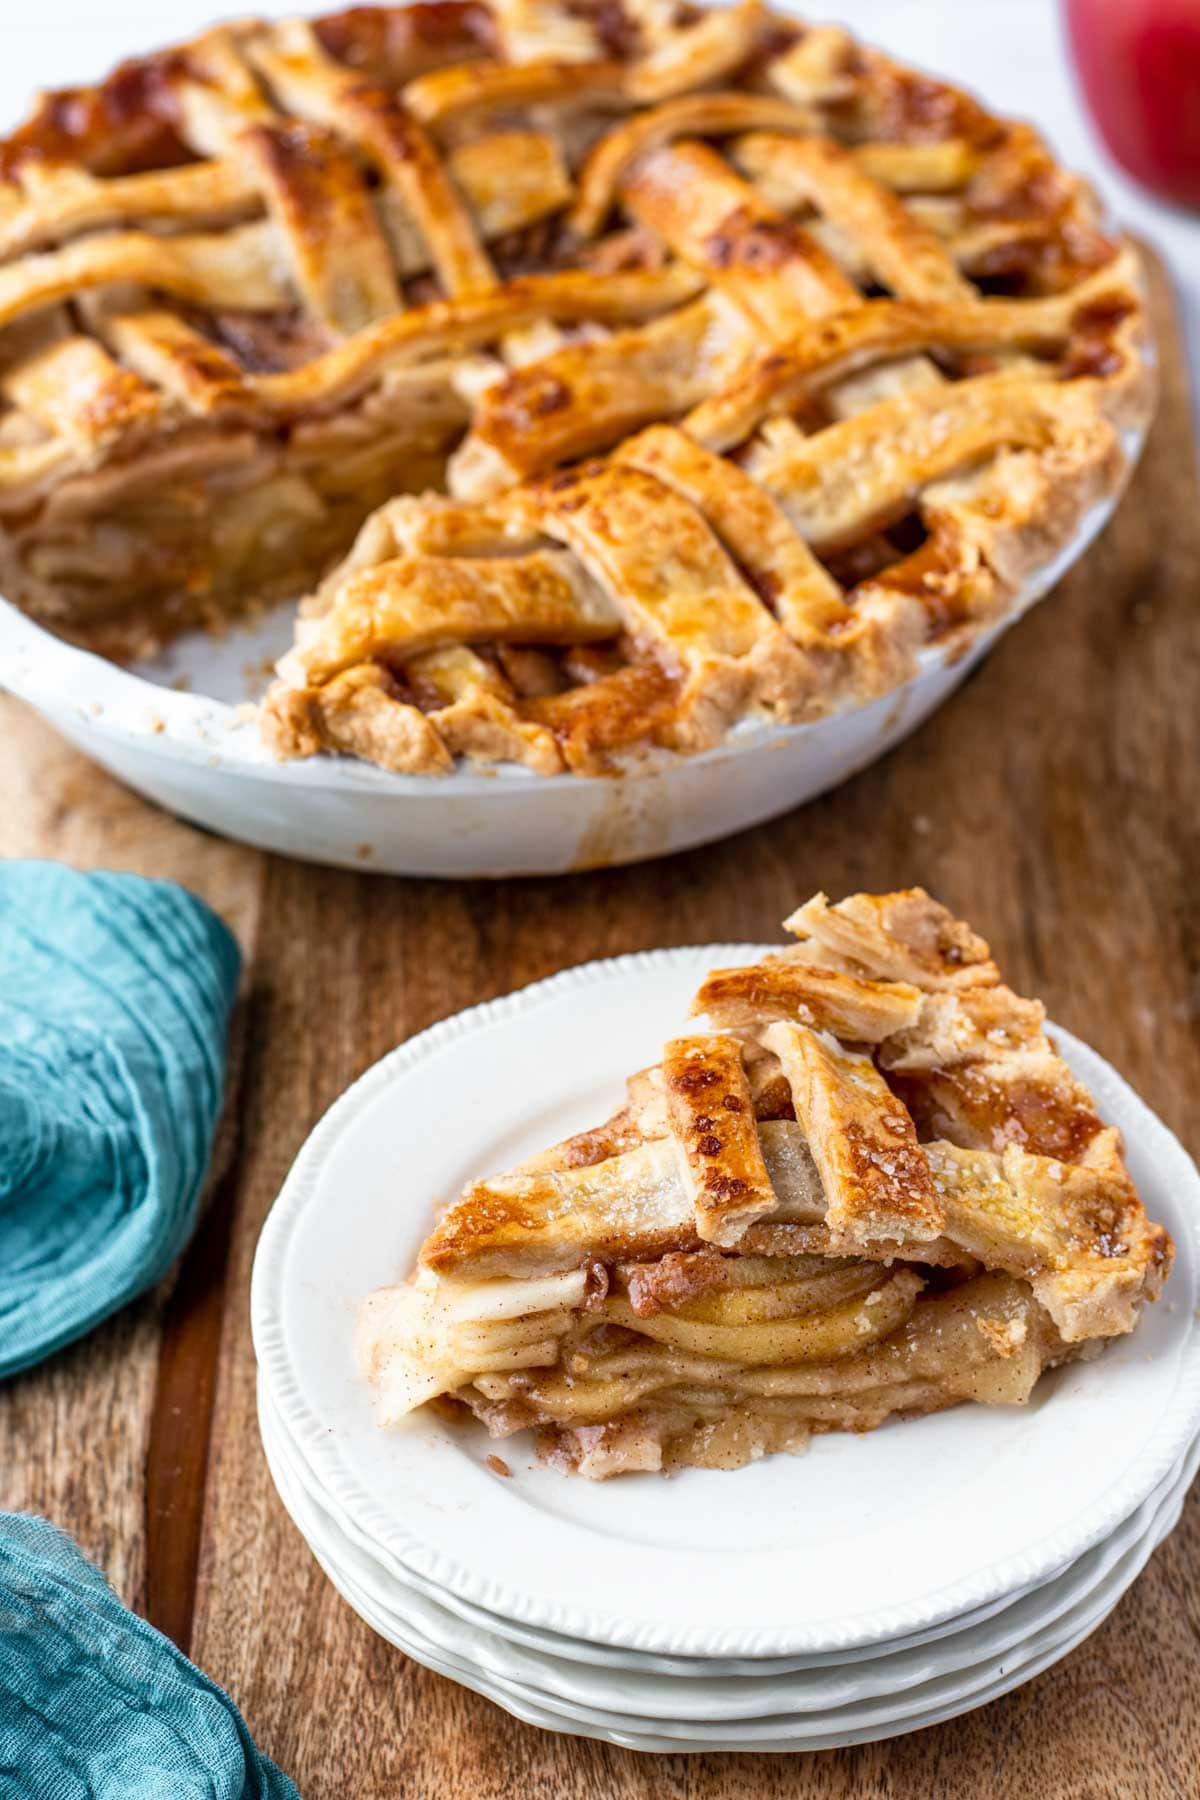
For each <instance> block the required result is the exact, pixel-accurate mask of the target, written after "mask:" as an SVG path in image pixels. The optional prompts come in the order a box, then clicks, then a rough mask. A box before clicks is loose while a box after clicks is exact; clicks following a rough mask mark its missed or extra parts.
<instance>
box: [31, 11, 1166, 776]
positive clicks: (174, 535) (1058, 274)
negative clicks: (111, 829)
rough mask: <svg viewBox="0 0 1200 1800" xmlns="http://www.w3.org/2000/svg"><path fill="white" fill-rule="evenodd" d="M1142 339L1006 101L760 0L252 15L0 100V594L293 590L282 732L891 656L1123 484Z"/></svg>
mask: <svg viewBox="0 0 1200 1800" xmlns="http://www.w3.org/2000/svg"><path fill="white" fill-rule="evenodd" d="M1149 368H1150V364H1149V359H1148V356H1147V354H1146V350H1145V344H1144V308H1143V301H1142V297H1141V292H1140V286H1139V278H1138V271H1137V263H1136V258H1135V256H1134V254H1133V252H1132V251H1131V250H1130V249H1129V248H1128V246H1125V245H1123V244H1122V243H1121V242H1120V241H1118V240H1117V239H1115V238H1114V237H1112V236H1111V235H1110V234H1109V233H1108V230H1107V228H1106V227H1105V225H1104V224H1103V222H1102V220H1101V218H1100V215H1099V213H1098V210H1097V207H1096V205H1095V203H1094V201H1093V199H1092V198H1091V196H1090V194H1089V193H1088V191H1087V190H1086V188H1085V187H1084V185H1083V184H1082V183H1080V182H1079V181H1077V180H1076V179H1074V178H1073V177H1071V176H1069V175H1068V174H1066V173H1065V172H1064V171H1063V170H1062V169H1061V168H1060V167H1059V166H1058V165H1057V163H1056V162H1055V161H1054V159H1053V157H1052V156H1051V154H1050V153H1049V151H1048V150H1047V149H1046V147H1045V145H1044V144H1043V143H1042V142H1041V140H1040V139H1039V138H1038V137H1037V135H1036V134H1035V133H1034V132H1033V131H1032V130H1031V129H1030V128H1029V127H1027V126H1025V125H1017V124H1012V123H1009V122H1006V121H1004V120H1001V119H998V118H995V117H993V116H992V115H991V114H990V113H988V112H987V111H986V109H985V108H984V107H983V106H981V105H980V104H979V103H977V102H976V101H974V100H973V99H971V98H969V97H968V96H967V95H965V94H963V93H961V92H960V91H958V90H957V89H955V88H953V87H951V86H948V85H947V84H945V83H943V82H940V81H937V80H934V79H933V78H931V77H929V76H925V75H921V74H917V73H915V72H913V71H911V70H908V69H905V68H903V67H902V66H900V65H898V64H897V63H895V62H894V61H892V60H891V59H890V58H888V57H886V56H884V55H881V54H879V53H878V52H876V51H873V50H870V49H867V48H864V47H863V46H861V45H859V44H858V43H856V42H855V41H854V40H853V39H852V38H850V37H849V36H848V35H847V34H846V33H845V32H844V31H843V30H841V29H840V28H837V27H831V26H808V25H805V24H803V23H801V22H800V21H798V20H796V19H795V18H793V17H791V16H787V15H775V14H772V13H770V12H769V11H767V10H766V9H765V8H764V7H763V6H762V5H761V4H760V0H739V3H737V4H733V5H728V6H724V7H714V8H712V9H702V8H698V7H694V6H692V5H690V4H687V3H684V4H676V3H675V0H671V3H670V4H667V3H666V0H562V3H561V4H559V3H557V0H438V3H437V4H433V5H425V6H414V7H392V6H379V7H372V6H356V7H353V8H351V9H350V10H348V11H346V12H343V13H338V14H331V15H328V16H326V17H323V18H318V19H315V20H313V21H311V22H308V21H305V20H300V19H292V20H287V21H284V22H281V23H265V22H256V21H254V20H243V21H240V22H238V23H235V24H231V25H228V26H222V27H219V28H216V29H214V30H212V31H209V32H206V33H204V34H203V35H201V36H199V37H197V38H196V39H194V40H193V41H192V42H190V43H188V44H185V45H183V46H180V47H179V48H177V49H175V50H171V51H165V52H161V53H158V54H155V55H151V56H147V57H144V58H141V59H139V60H135V61H133V62H130V63H127V64H125V65H123V66H122V68H120V69H119V70H118V71H117V72H116V73H115V74H114V75H113V76H112V77H111V78H110V79H109V80H107V81H105V82H103V83H101V84H100V85H99V86H96V87H88V88H79V89H73V90H70V91H67V92H64V93H59V94H53V95H50V96H48V97H46V98H44V99H43V100H42V101H41V103H40V104H39V106H38V107H37V109H36V110H35V112H34V114H33V115H32V117H31V119H30V120H29V122H28V123H27V124H26V125H25V126H23V127H22V128H21V129H20V130H18V131H17V132H16V133H14V134H13V135H12V136H11V137H10V138H9V139H8V140H7V141H5V142H3V143H0V590H2V591H3V592H4V593H5V594H6V595H7V596H9V597H10V598H12V599H14V600H15V601H17V602H18V604H20V605H21V606H23V607H25V608H26V609H27V610H28V611H29V612H30V613H31V614H32V615H33V616H34V617H35V618H37V619H39V620H41V621H43V622H44V623H46V624H48V625H50V626H52V627H53V628H55V629H56V630H58V631H59V632H61V633H63V634H65V635H66V636H68V637H70V638H73V639H75V640H77V641H79V642H82V643H84V644H86V645H88V646H90V647H93V648H100V649H102V650H105V651H107V652H109V653H112V654H116V655H121V654H127V655H128V654H136V653H139V652H141V651H144V650H146V649H148V648H150V647H152V646H154V645H156V644H159V643H161V642H162V641H163V640H164V639H165V638H168V637H170V636H171V635H172V634H173V633H175V632H178V631H179V630H182V629H185V628H190V627H192V626H195V625H197V624H208V625H218V626H219V625H220V624H221V622H222V621H223V620H225V619H227V618H228V617H229V616H230V615H232V614H234V613H237V612H239V611H241V610H244V609H245V608H247V607H252V606H256V605H260V604H262V603H263V602H265V601H267V600H268V599H271V598H275V597H279V596H281V595H291V594H296V595H300V594H309V595H310V596H311V598H310V599H309V600H308V601H307V602H306V603H305V604H304V606H303V609H302V617H301V618H300V620H299V625H298V630H297V640H296V644H295V648H294V650H293V651H292V653H291V654H290V655H289V656H288V657H287V658H286V659H285V661H284V664H283V666H282V671H281V676H280V680H279V681H278V683H277V684H276V685H275V687H274V688H273V690H272V692H271V694H270V696H269V698H268V700H267V702H266V704H265V707H264V710H263V715H262V716H263V725H264V730H265V732H266V735H267V737H268V740H269V742H270V743H271V744H272V745H273V746H274V748H275V750H276V751H277V752H278V753H279V754H280V755H282V756H285V757H302V756H306V755H310V754H313V753H315V752H318V751H322V750H332V751H339V752H344V753H348V754H352V755H357V756H360V757H365V758H369V759H372V760H374V761H375V762H377V763H379V764H381V765H383V766H384V767H386V768H388V769H392V770H397V771H401V772H409V773H424V774H435V773H444V772H447V771H448V770H450V769H452V768H453V767H454V766H455V763H456V760H457V759H459V758H462V757H467V758H473V759H477V760H480V761H485V762H487V761H508V762H513V763H518V764H522V765H524V766H525V767H527V768H529V769H532V770H535V771H538V772H542V773H547V774H553V773H556V772H562V771H575V772H579V773H597V772H603V771H605V770H607V769H608V768H610V767H612V766H613V764H614V762H619V761H620V760H621V759H622V758H625V757H627V756H630V755H633V754H635V753H639V754H640V753H641V751H642V750H643V749H644V748H645V747H646V746H654V747H655V748H656V749H661V750H666V751H668V752H690V751H696V750H701V749H704V748H705V747H707V746H710V745H713V744H715V743H717V742H718V741H720V740H721V738H722V737H723V735H724V734H725V733H726V732H727V731H728V730H729V728H730V727H731V726H732V725H734V724H735V723H737V722H738V721H740V720H742V719H746V718H749V719H756V718H757V719H761V720H766V721H777V722H782V723H789V722H798V721H799V722H803V721H806V720H810V719H815V718H819V717H821V716H822V715H824V714H826V713H828V712H830V711H831V710H834V709H836V708H840V707H845V706H848V705H853V704H857V703H859V702H861V701H863V700H866V699H869V698H871V697H873V696H876V695H879V694H881V693H884V692H886V691H888V690H889V689H890V688H892V687H893V686H895V685H896V684H897V683H898V682H900V681H902V680H904V679H905V678H906V677H907V676H908V675H910V674H911V673H912V672H913V670H914V669H915V667H916V666H917V659H918V658H919V656H920V654H921V652H922V650H924V649H926V648H928V647H929V646H931V645H933V646H940V647H942V648H944V649H945V650H947V651H950V650H952V649H955V648H958V647H960V646H961V647H965V646H966V645H967V644H968V643H969V642H970V641H971V639H972V638H973V637H974V636H976V635H977V634H978V633H979V632H980V631H981V630H982V629H983V628H984V627H985V626H986V625H988V624H989V623H990V622H992V621H994V620H995V619H997V618H998V617H999V616H1001V615H1002V614H1003V613H1004V612H1005V611H1006V610H1009V609H1011V608H1012V607H1013V606H1014V605H1015V604H1016V602H1017V599H1018V597H1019V596H1020V595H1021V593H1022V591H1023V590H1025V589H1026V588H1027V586H1028V583H1029V582H1030V581H1031V579H1032V578H1033V576H1035V575H1036V574H1037V573H1038V572H1039V571H1040V570H1042V569H1043V568H1045V567H1047V566H1048V565H1049V564H1050V563H1051V562H1052V561H1053V560H1054V558H1055V557H1056V556H1057V555H1058V553H1059V552H1061V551H1062V550H1063V549H1064V547H1065V546H1067V545H1068V544H1069V543H1070V542H1071V540H1072V539H1073V538H1074V537H1075V535H1076V533H1077V532H1078V530H1079V527H1080V525H1081V523H1082V522H1083V521H1084V519H1085V517H1086V515H1087V514H1088V512H1089V510H1090V509H1091V508H1092V507H1093V505H1094V504H1096V503H1098V502H1100V501H1103V500H1104V499H1106V498H1108V497H1110V496H1111V495H1112V494H1113V493H1114V491H1115V489H1116V487H1117V486H1118V484H1119V483H1120V481H1121V480H1122V478H1123V475H1124V474H1125V472H1126V469H1127V466H1128V461H1129V455H1130V450H1129V444H1130V441H1131V439H1132V437H1135V436H1136V432H1137V428H1138V427H1140V426H1141V425H1142V424H1143V423H1144V421H1145V419H1146V416H1147V413H1148V410H1149V405H1150V392H1149V389H1150V377H1149ZM380 508H381V510H376V509H380ZM369 515H370V516H369ZM364 521H366V523H364ZM360 527H361V528H362V530H361V535H360V536H358V538H357V541H356V542H355V541H354V540H355V534H356V533H358V532H359V529H360ZM352 544H353V548H351V545H352ZM347 552H349V554H348V555H347ZM339 559H345V560H342V561H340V563H339ZM334 565H337V566H336V567H334ZM331 568H333V569H334V572H333V573H332V574H330V573H329V570H330V569H331Z"/></svg>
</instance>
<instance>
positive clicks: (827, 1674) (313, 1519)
mask: <svg viewBox="0 0 1200 1800" xmlns="http://www.w3.org/2000/svg"><path fill="white" fill-rule="evenodd" d="M259 1424H260V1428H261V1432H262V1438H263V1446H264V1450H265V1452H266V1455H267V1460H268V1465H269V1467H270V1469H271V1472H272V1476H273V1478H274V1479H275V1482H276V1485H277V1486H278V1488H279V1491H280V1495H281V1497H282V1498H283V1500H284V1504H285V1506H286V1507H287V1510H288V1511H289V1513H290V1514H291V1516H292V1519H293V1521H294V1522H295V1524H296V1526H297V1528H298V1529H299V1530H300V1532H301V1534H302V1535H303V1536H304V1537H305V1539H306V1540H307V1541H308V1543H309V1545H310V1547H311V1548H312V1549H313V1551H314V1553H317V1554H320V1555H322V1556H323V1557H324V1558H325V1559H326V1560H327V1561H329V1562H331V1563H332V1564H333V1565H334V1566H335V1567H336V1569H337V1570H338V1573H339V1576H345V1577H346V1579H347V1581H348V1582H349V1583H351V1584H352V1585H353V1586H354V1587H355V1589H356V1590H357V1591H358V1593H360V1594H361V1595H365V1596H366V1597H367V1598H368V1599H369V1600H370V1601H371V1602H372V1604H373V1606H374V1608H375V1609H376V1612H377V1614H378V1616H379V1617H382V1618H385V1619H389V1620H391V1621H392V1622H393V1623H394V1624H395V1625H396V1627H397V1628H398V1629H399V1630H400V1631H401V1632H404V1633H406V1634H408V1635H409V1636H410V1637H411V1638H412V1639H413V1641H421V1642H424V1643H425V1644H427V1645H429V1646H430V1647H432V1648H433V1649H434V1650H436V1651H438V1652H440V1653H444V1654H446V1655H449V1656H451V1657H453V1658H456V1659H457V1660H459V1661H461V1662H462V1663H464V1664H465V1665H466V1666H468V1667H473V1668H476V1669H478V1670H479V1671H480V1672H481V1673H483V1674H484V1675H485V1676H487V1677H489V1678H492V1679H495V1680H498V1681H505V1682H515V1683H518V1684H520V1686H521V1687H523V1688H526V1689H529V1690H531V1691H536V1692H537V1693H538V1694H539V1695H540V1697H541V1698H542V1699H544V1700H545V1701H546V1703H547V1704H552V1703H553V1702H559V1703H562V1704H566V1705H568V1706H572V1707H574V1706H580V1705H584V1706H590V1707H599V1708H601V1709H604V1710H608V1711H610V1712H619V1713H623V1714H629V1715H631V1716H632V1715H636V1716H637V1717H638V1718H639V1719H643V1720H646V1719H648V1720H668V1721H672V1722H673V1723H679V1722H680V1721H689V1720H690V1721H703V1722H705V1723H710V1722H711V1721H713V1720H717V1719H719V1720H722V1721H725V1722H731V1721H733V1720H741V1719H750V1720H754V1719H760V1718H766V1717H769V1716H771V1715H778V1714H780V1713H784V1712H787V1713H792V1714H803V1715H815V1714H825V1713H828V1712H831V1711H833V1710H834V1709H836V1708H840V1707H843V1706H847V1705H850V1704H861V1703H862V1702H863V1701H865V1700H872V1699H878V1698H881V1697H884V1696H891V1697H896V1696H899V1695H903V1694H906V1693H907V1692H909V1691H910V1690H917V1689H920V1688H921V1687H922V1686H923V1684H926V1683H928V1682H930V1681H933V1680H938V1679H944V1678H945V1677H947V1676H948V1675H951V1674H954V1673H955V1672H957V1671H968V1672H969V1671H970V1670H972V1669H974V1668H976V1667H977V1666H978V1665H979V1664H980V1663H986V1664H987V1665H988V1667H989V1668H991V1667H993V1666H995V1665H997V1664H1000V1663H1003V1662H1005V1660H1006V1659H1009V1660H1011V1659H1013V1658H1015V1657H1016V1656H1018V1655H1023V1654H1024V1653H1025V1649H1026V1647H1027V1645H1028V1644H1029V1643H1030V1641H1031V1639H1032V1638H1033V1637H1034V1635H1035V1634H1037V1633H1039V1632H1042V1631H1044V1630H1045V1629H1046V1628H1048V1627H1050V1626H1052V1625H1056V1624H1058V1623H1059V1621H1061V1620H1063V1619H1064V1618H1065V1617H1066V1615H1067V1614H1068V1613H1070V1614H1071V1615H1072V1616H1076V1617H1078V1618H1080V1619H1081V1618H1082V1617H1083V1616H1084V1611H1085V1608H1086V1607H1087V1606H1088V1605H1089V1604H1090V1603H1091V1602H1092V1601H1093V1599H1094V1598H1098V1597H1099V1596H1101V1595H1102V1594H1104V1593H1105V1592H1107V1591H1108V1587H1109V1585H1110V1578H1111V1577H1112V1574H1113V1571H1114V1569H1115V1568H1116V1566H1117V1565H1118V1563H1121V1564H1125V1563H1126V1562H1127V1559H1128V1553H1129V1551H1130V1550H1131V1549H1133V1548H1134V1547H1135V1546H1136V1545H1137V1544H1139V1543H1140V1542H1141V1541H1142V1540H1143V1539H1147V1540H1149V1539H1151V1538H1153V1539H1154V1541H1157V1538H1156V1537H1155V1536H1154V1534H1155V1533H1156V1531H1157V1529H1158V1527H1159V1524H1160V1522H1161V1521H1162V1520H1163V1519H1165V1518H1166V1517H1167V1516H1168V1513H1169V1512H1170V1510H1171V1508H1172V1507H1173V1508H1174V1509H1175V1510H1176V1511H1177V1510H1178V1507H1179V1505H1180V1504H1181V1500H1182V1496H1183V1494H1184V1493H1185V1492H1186V1489H1187V1487H1188V1485H1189V1483H1190V1481H1191V1479H1192V1477H1193V1475H1194V1474H1195V1470H1196V1464H1197V1461H1198V1460H1200V1440H1198V1441H1197V1443H1195V1444H1193V1445H1192V1446H1191V1448H1190V1449H1189V1451H1188V1454H1187V1456H1186V1457H1185V1458H1184V1460H1183V1462H1182V1463H1181V1464H1180V1465H1178V1466H1177V1467H1176V1468H1175V1469H1173V1470H1172V1471H1171V1473H1170V1475H1169V1476H1168V1477H1167V1479H1166V1480H1165V1481H1164V1482H1163V1483H1162V1484H1161V1485H1160V1486H1159V1488H1157V1489H1156V1490H1155V1493H1154V1494H1153V1495H1152V1496H1151V1497H1150V1498H1149V1499H1148V1500H1146V1501H1145V1502H1144V1503H1143V1505H1142V1506H1141V1507H1139V1508H1138V1510H1137V1512H1136V1513H1134V1514H1133V1515H1132V1516H1131V1517H1130V1518H1129V1519H1127V1520H1125V1521H1123V1522H1122V1524H1120V1525H1119V1526H1118V1527H1117V1528H1116V1530H1115V1531H1114V1532H1113V1533H1112V1535H1111V1536H1110V1537H1108V1538H1106V1539H1105V1540H1104V1541H1103V1542H1102V1543H1101V1544H1098V1545H1096V1546H1095V1548H1094V1549H1092V1550H1090V1551H1088V1552H1086V1553H1085V1554H1084V1555H1083V1556H1082V1557H1080V1558H1078V1559H1077V1561H1076V1562H1074V1563H1072V1564H1071V1565H1070V1566H1069V1567H1068V1569H1067V1570H1065V1571H1064V1572H1063V1574H1061V1575H1059V1576H1057V1577H1055V1578H1053V1579H1052V1580H1051V1581H1049V1582H1047V1583H1045V1584H1044V1585H1043V1586H1041V1587H1039V1588H1036V1589H1034V1590H1033V1591H1032V1592H1031V1593H1029V1594H1027V1595H1025V1596H1024V1597H1023V1598H1022V1599H1019V1600H1017V1601H1015V1602H1013V1603H1012V1604H1011V1605H1009V1606H1008V1607H1006V1608H1005V1609H1004V1610H1003V1611H1001V1612H1000V1613H998V1614H997V1615H996V1616H994V1617H993V1618H992V1619H991V1620H989V1621H987V1622H986V1623H984V1624H970V1623H968V1622H964V1624H963V1626H962V1628H961V1629H959V1630H957V1631H955V1632H953V1633H952V1634H950V1635H948V1636H946V1637H944V1638H943V1639H941V1640H939V1641H938V1642H936V1643H932V1644H928V1645H925V1646H921V1647H919V1648H917V1649H901V1650H897V1651H894V1652H886V1651H885V1652H884V1653H882V1654H881V1655H879V1656H878V1657H876V1658H874V1659H872V1660H870V1661H868V1662H850V1663H846V1664H843V1665H841V1666H840V1667H839V1666H832V1667H825V1668H821V1669H816V1670H813V1669H809V1670H802V1671H798V1672H793V1673H792V1674H790V1675H780V1674H778V1673H776V1672H774V1671H770V1670H761V1671H758V1672H756V1673H755V1674H754V1675H752V1676H748V1677H747V1676H736V1677H730V1676H728V1675H727V1674H725V1673H724V1670H723V1666H722V1665H720V1664H707V1665H703V1667H704V1668H705V1670H706V1673H705V1675H704V1676H703V1677H700V1678H698V1677H697V1675H696V1674H691V1675H689V1676H687V1677H684V1678H680V1677H673V1676H663V1675H659V1674H655V1673H642V1672H634V1671H632V1670H630V1669H625V1670H621V1671H614V1670H612V1669H610V1668H608V1667H604V1666H596V1665H593V1666H590V1667H587V1666H580V1663H579V1662H578V1661H576V1660H570V1661H568V1660H565V1659H562V1658H560V1657H557V1656H555V1655H553V1654H546V1653H538V1652H531V1651H529V1650H528V1649H526V1648H524V1647H522V1646H519V1645H516V1644H513V1643H512V1642H511V1641H509V1640H507V1639H505V1638H503V1637H499V1636H496V1635H494V1634H492V1633H490V1632H488V1631H487V1630H481V1629H480V1628H479V1627H478V1626H474V1627H473V1626H469V1625H465V1624H464V1623H463V1622H462V1621H461V1620H460V1619H458V1618H456V1617H455V1615H454V1614H452V1613H449V1612H447V1611H446V1609H445V1608H444V1607H439V1606H438V1605H436V1604H435V1603H434V1602H432V1601H430V1600H429V1599H427V1598H426V1597H425V1596H424V1595H423V1594H419V1593H417V1592H416V1591H415V1590H414V1589H413V1588H411V1587H410V1586H407V1585H406V1584H405V1583H403V1582H402V1581H399V1580H397V1579H396V1578H395V1577H394V1576H393V1575H392V1574H391V1573H390V1572H389V1571H388V1570H387V1569H386V1568H385V1567H384V1566H383V1564H382V1563H380V1562H378V1561H376V1560H375V1559H374V1558H373V1557H372V1555H371V1552H370V1547H369V1546H363V1545H361V1544H360V1543H358V1542H356V1541H355V1540H353V1539H352V1538H351V1537H350V1536H349V1535H348V1534H347V1533H346V1532H345V1531H344V1529H343V1528H342V1526H341V1523H340V1521H339V1519H338V1518H337V1515H336V1511H335V1509H334V1508H333V1507H331V1506H330V1505H329V1503H328V1502H327V1500H326V1498H325V1497H324V1496H323V1495H322V1494H320V1493H319V1492H318V1491H316V1490H315V1489H314V1487H313V1485H312V1478H311V1474H310V1473H309V1471H307V1470H306V1469H305V1468H304V1467H303V1465H302V1463H301V1461H300V1459H299V1456H298V1453H297V1452H296V1449H295V1446H294V1445H292V1444H290V1443H289V1442H288V1440H287V1434H286V1431H285V1430H284V1429H283V1428H282V1427H281V1426H280V1425H279V1423H278V1422H277V1420H276V1419H275V1417H274V1414H273V1412H272V1408H271V1403H270V1398H269V1395H268V1394H267V1393H266V1391H265V1389H264V1388H263V1387H262V1386H261V1384H260V1391H259ZM343 1591H345V1589H343ZM585 1648H586V1647H585Z"/></svg>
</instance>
